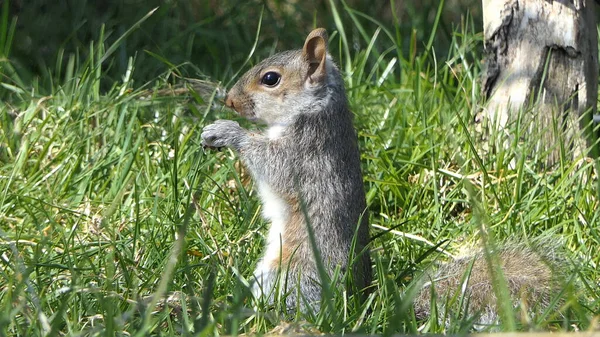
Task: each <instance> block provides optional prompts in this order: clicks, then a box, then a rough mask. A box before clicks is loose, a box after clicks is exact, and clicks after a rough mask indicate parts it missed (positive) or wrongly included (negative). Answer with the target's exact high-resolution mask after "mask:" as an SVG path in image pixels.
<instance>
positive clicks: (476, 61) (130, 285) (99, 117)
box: [0, 2, 600, 336]
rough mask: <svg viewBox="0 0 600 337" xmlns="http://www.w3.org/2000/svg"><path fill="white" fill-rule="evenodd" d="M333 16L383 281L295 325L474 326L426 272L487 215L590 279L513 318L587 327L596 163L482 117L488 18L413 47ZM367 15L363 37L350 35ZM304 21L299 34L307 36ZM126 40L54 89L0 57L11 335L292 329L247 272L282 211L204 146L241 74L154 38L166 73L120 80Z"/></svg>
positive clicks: (593, 275)
mask: <svg viewBox="0 0 600 337" xmlns="http://www.w3.org/2000/svg"><path fill="white" fill-rule="evenodd" d="M332 4H334V2H332ZM440 9H441V7H440ZM150 14H151V13H148V15H150ZM140 17H143V16H142V15H140ZM348 18H349V19H348ZM4 20H5V21H4V22H3V25H4V27H8V28H5V29H2V30H1V31H2V32H3V34H5V35H4V36H5V37H4V38H2V39H0V42H2V43H4V46H3V45H0V51H4V52H9V51H10V50H9V48H8V47H7V46H8V45H9V44H10V37H11V36H12V35H11V34H14V29H13V28H11V27H13V26H11V25H12V23H11V21H7V20H8V19H7V18H4ZM331 22H333V23H332V25H331V26H329V27H327V28H328V29H329V30H330V35H331V37H332V38H331V45H332V48H333V50H334V55H335V58H336V59H338V60H340V66H341V68H342V69H343V70H344V71H345V73H344V74H345V79H346V82H347V91H348V96H349V99H350V103H351V107H352V109H353V111H354V113H355V116H356V117H355V125H356V128H357V131H358V135H359V140H360V147H361V151H362V158H363V173H364V179H365V188H366V191H367V199H368V200H367V201H368V204H369V212H370V223H371V224H373V225H374V226H373V227H372V229H371V234H372V236H373V237H374V240H373V243H372V247H371V249H372V252H373V253H372V257H373V267H374V271H375V280H374V284H373V293H372V295H371V296H370V297H369V298H368V299H367V301H366V302H365V303H364V304H363V305H362V306H356V305H354V302H352V301H351V299H347V298H345V297H344V294H336V300H335V305H334V306H333V307H332V308H331V309H329V311H327V310H324V311H323V312H321V313H320V314H319V315H316V316H313V317H303V316H302V315H299V316H298V317H291V319H292V320H293V321H296V322H303V321H305V320H307V321H308V323H299V327H296V328H298V329H305V330H301V331H305V332H306V331H308V332H310V331H317V330H318V331H323V332H331V333H350V332H363V333H380V334H381V333H386V334H387V333H417V332H418V331H423V332H430V333H450V332H461V331H469V330H470V329H471V328H472V323H473V322H472V321H471V320H470V319H471V317H467V316H466V315H465V316H461V314H459V313H457V316H456V317H454V318H453V319H452V320H449V321H448V322H437V321H436V320H435V319H432V320H429V321H427V322H422V321H417V320H416V319H415V317H414V313H413V312H412V305H411V300H412V297H413V296H414V291H413V290H410V289H411V288H410V285H411V284H412V282H413V280H414V279H415V277H416V276H418V275H419V274H420V271H421V270H423V269H425V268H426V267H428V266H429V265H430V264H431V262H432V261H433V260H435V259H437V258H439V257H440V256H439V254H436V253H434V251H435V249H433V247H432V246H431V244H429V243H432V244H434V245H437V244H441V243H443V245H442V247H443V248H444V249H446V250H448V251H449V252H452V253H456V252H458V251H459V250H460V249H461V247H464V246H466V245H467V244H471V245H476V244H474V243H477V242H479V239H480V235H479V234H480V233H481V231H482V229H485V230H486V231H489V232H491V233H493V234H494V235H493V236H494V238H495V241H496V244H502V242H505V241H507V240H509V239H512V240H514V239H515V238H519V240H523V241H534V240H536V238H539V237H548V239H549V240H552V241H554V240H555V239H556V240H558V239H560V242H563V243H564V244H563V249H561V250H560V251H558V252H557V254H564V255H565V256H566V257H565V260H566V261H569V263H568V265H565V266H564V268H565V271H566V272H568V273H570V276H569V277H568V278H569V279H571V280H572V281H571V282H572V284H571V286H572V287H573V288H575V289H576V290H575V291H574V295H571V297H570V298H567V299H566V301H565V303H566V304H565V306H569V309H567V310H565V314H564V317H559V318H557V316H556V315H554V314H548V315H546V316H542V317H535V318H534V319H533V320H531V321H530V322H526V323H522V322H520V321H516V322H515V324H516V326H515V327H516V328H517V329H519V330H545V329H564V330H573V329H587V328H589V327H590V324H591V320H592V318H593V317H594V315H597V313H598V311H599V310H600V309H599V308H600V300H599V299H600V291H599V290H598V289H599V287H598V280H599V279H600V274H599V272H598V263H599V262H600V257H599V256H600V255H598V253H597V251H598V247H599V243H600V235H599V233H598V229H597V228H598V226H597V225H598V223H600V213H599V211H598V209H599V207H598V191H597V190H596V189H595V186H596V185H595V183H594V182H595V180H596V179H597V176H596V174H597V173H596V172H595V171H594V162H593V161H591V160H588V159H585V158H576V160H574V161H568V162H566V163H564V164H563V165H561V166H558V167H557V168H556V169H553V170H542V167H544V165H543V164H542V163H541V160H542V159H540V158H539V157H538V156H536V155H535V153H532V149H534V145H532V144H529V143H527V142H513V143H511V144H510V146H508V147H504V146H503V145H497V144H504V142H503V141H502V140H501V139H496V138H497V137H500V135H497V134H491V135H489V134H484V133H482V132H480V131H478V127H479V126H478V125H476V124H474V123H473V119H474V116H475V115H476V114H477V113H479V112H480V111H481V109H482V107H483V100H482V98H481V95H480V88H479V76H480V71H481V70H480V55H479V53H478V51H477V49H478V48H480V45H481V41H480V39H481V34H480V33H478V32H477V29H476V27H474V25H473V22H471V21H470V20H465V21H464V22H463V24H462V26H460V27H457V28H456V29H455V33H454V34H453V35H452V43H451V46H450V49H449V50H445V51H436V50H435V47H434V46H435V44H433V41H434V40H435V38H436V35H435V34H437V32H436V31H435V29H434V33H435V34H433V35H432V36H430V37H429V36H428V37H427V38H426V39H425V40H424V41H417V40H416V37H414V39H415V40H414V41H412V42H411V43H410V45H411V46H417V45H419V48H417V47H415V48H414V50H413V49H411V50H410V51H409V53H408V54H403V50H404V49H403V48H402V46H400V45H399V43H400V39H399V37H398V36H397V35H395V34H396V32H397V30H394V29H385V27H377V26H375V23H374V20H373V19H372V18H370V17H366V16H365V15H363V14H361V13H359V12H356V11H353V10H352V9H351V8H348V7H345V6H338V7H337V11H332V17H331ZM436 22H437V21H436ZM342 28H344V29H342ZM350 30H356V31H358V32H359V36H360V38H361V39H362V40H361V43H360V45H364V46H365V48H361V49H358V50H355V49H354V48H351V46H350V45H349V44H350V43H351V42H350V41H348V42H345V40H347V39H348V37H344V34H349V31H350ZM307 31H308V29H307ZM344 32H345V33H344ZM305 33H306V32H298V34H297V39H298V43H297V45H298V46H301V44H302V41H303V38H304V36H303V35H304V34H305ZM126 34H136V31H135V30H131V31H127V32H126ZM101 36H102V34H101ZM257 38H258V39H260V38H261V35H260V32H259V33H258V34H257ZM101 41H102V40H101ZM122 42H123V40H117V42H115V44H112V45H106V44H104V43H99V42H97V41H96V42H90V44H89V47H88V48H89V50H88V51H87V52H88V53H87V54H89V56H87V57H86V58H80V56H78V55H73V56H70V57H69V58H67V61H66V62H65V63H59V64H57V65H56V67H55V68H53V69H52V71H51V72H52V73H53V74H55V76H54V80H53V81H52V84H51V85H50V86H48V87H40V84H39V83H38V82H33V83H22V81H21V80H20V79H19V78H18V75H16V73H15V71H14V69H13V68H11V64H10V61H9V59H4V60H3V61H2V63H0V64H1V66H2V73H3V77H5V80H3V83H2V84H3V87H2V89H1V90H2V91H3V92H2V96H1V97H5V98H6V99H5V100H4V101H3V102H2V103H0V109H1V110H0V114H1V115H2V117H1V120H0V122H1V124H2V127H1V130H2V131H1V133H0V146H1V148H0V160H1V162H2V167H0V261H1V262H0V275H1V277H0V334H2V335H16V336H35V335H50V336H51V335H71V334H72V335H109V334H112V333H116V334H120V335H139V336H142V335H147V334H160V335H191V334H192V333H194V334H202V335H215V334H233V335H235V334H239V333H250V332H259V333H264V332H268V331H271V330H272V329H273V328H274V327H276V326H280V328H281V326H282V325H281V324H282V322H283V321H286V320H289V319H290V317H285V316H284V315H283V314H282V313H281V310H279V309H281V308H280V307H276V308H270V307H268V306H266V305H265V304H263V303H261V302H260V301H254V300H253V299H252V298H251V293H250V290H249V288H248V282H249V279H250V276H251V274H252V271H253V268H254V266H255V264H256V262H257V261H258V259H259V257H260V254H261V251H262V242H263V238H264V235H265V234H266V226H267V224H266V223H265V222H264V221H263V220H261V218H260V212H259V211H260V205H259V202H258V199H257V197H256V194H255V192H254V191H253V187H252V182H251V180H250V178H249V175H248V174H247V172H246V171H245V170H244V168H243V166H241V165H240V164H239V162H238V161H237V159H236V157H235V155H234V154H233V153H232V152H230V151H227V150H226V151H223V152H204V151H203V150H202V147H201V145H200V130H201V129H202V127H203V125H206V124H207V123H209V122H210V121H212V120H214V119H217V118H237V117H236V116H234V114H233V112H231V111H229V110H226V109H224V108H223V107H222V105H221V103H220V99H222V94H223V91H222V88H221V87H220V85H218V83H219V80H220V81H221V82H222V83H229V82H230V80H231V78H213V79H212V80H209V81H207V82H201V83H200V82H194V81H191V80H188V79H185V78H183V75H182V74H183V73H184V72H182V71H180V69H181V68H184V67H186V66H187V65H185V64H184V65H179V66H178V65H173V64H169V63H168V59H169V57H168V56H167V55H162V56H159V55H154V57H156V58H160V60H161V62H163V64H164V65H165V69H166V70H165V72H164V74H162V75H161V76H159V77H157V78H156V79H155V80H154V81H152V82H150V83H136V82H135V81H134V78H135V74H136V71H137V69H136V68H139V67H143V64H138V63H136V60H135V58H133V57H132V58H130V59H129V60H128V66H127V68H126V70H125V72H124V73H123V74H122V77H121V78H120V79H119V80H116V81H114V82H112V83H111V84H110V86H106V85H105V84H106V82H105V80H106V79H105V78H104V73H103V67H102V65H103V64H105V63H106V62H110V60H111V57H113V55H112V53H113V52H114V51H115V50H116V49H117V48H118V47H119V43H122ZM421 46H424V48H421ZM338 51H339V52H338ZM248 53H250V46H249V49H248ZM438 55H447V56H446V57H445V58H444V59H440V58H439V56H438ZM5 56H7V55H6V54H5ZM249 60H253V59H252V58H249ZM215 62H220V60H217V59H215ZM134 65H135V66H134ZM246 69H247V67H246V68H245V69H244V70H246ZM104 87H108V89H103V88H104ZM182 89H186V90H182ZM45 92H48V94H41V93H45ZM484 139H485V140H484ZM488 140H489V141H488ZM488 144H489V145H488ZM514 163H517V164H516V165H514ZM476 207H477V209H478V212H480V213H481V214H479V215H478V216H474V215H473V214H474V209H475V208H476ZM482 219H483V220H482ZM381 228H389V229H395V230H396V231H398V232H402V233H407V234H411V235H413V236H414V237H417V238H418V239H415V238H414V237H412V238H411V237H408V236H402V235H395V234H393V233H391V232H390V233H387V232H386V231H385V230H382V229H381ZM315 234H316V235H322V234H324V233H315ZM446 240H447V242H445V241H446ZM428 242H429V243H428ZM524 268H526V266H524ZM440 317H441V316H440ZM423 324H425V325H423ZM496 328H497V329H499V330H502V329H505V330H506V329H510V328H511V326H509V325H506V326H500V327H496ZM311 329H315V330H311Z"/></svg>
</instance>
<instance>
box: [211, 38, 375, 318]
mask: <svg viewBox="0 0 600 337" xmlns="http://www.w3.org/2000/svg"><path fill="white" fill-rule="evenodd" d="M327 43H328V36H327V32H326V31H325V29H315V30H313V31H312V32H311V33H310V34H309V35H308V37H307V38H306V42H305V43H304V47H303V48H302V49H301V50H291V51H284V52H281V53H278V54H276V55H273V56H271V57H269V58H267V59H265V60H264V61H262V62H260V63H259V64H257V65H256V66H254V67H253V68H252V69H250V70H249V71H248V72H247V73H246V74H244V75H243V76H242V77H241V78H240V79H239V81H238V82H237V83H236V84H235V85H234V86H233V87H232V88H231V90H230V91H229V92H228V94H227V97H226V100H225V103H226V105H227V106H228V107H230V108H232V109H234V110H235V111H237V112H238V113H239V114H240V115H241V116H244V117H246V118H248V119H249V120H251V121H259V122H262V123H265V124H266V126H267V129H266V132H257V131H248V130H245V129H243V128H242V127H240V125H239V124H238V123H237V122H235V121H231V120H217V121H215V122H214V123H213V124H210V125H208V126H206V127H204V129H203V132H202V135H201V137H202V143H203V146H204V147H205V148H206V147H208V148H221V147H229V148H231V149H233V150H234V151H235V152H236V153H237V154H238V156H239V158H240V160H241V161H242V163H243V164H244V165H245V166H246V168H247V169H248V170H249V171H250V173H251V175H252V177H253V179H254V183H255V186H256V187H257V189H258V194H259V196H260V199H261V201H262V215H263V217H264V218H265V219H266V220H268V221H269V222H270V229H269V233H268V237H267V240H266V241H267V242H266V248H265V252H264V256H263V257H262V259H261V260H260V261H259V263H258V266H257V268H256V271H255V272H254V275H253V276H254V278H255V281H256V282H255V284H254V289H253V290H254V292H255V295H256V296H258V297H263V298H266V299H267V301H268V302H273V300H274V296H273V295H274V291H275V290H274V289H280V291H281V293H280V295H281V294H285V299H286V300H285V303H286V307H287V308H288V309H290V310H295V309H296V308H300V309H301V310H302V311H306V309H307V308H308V307H310V308H311V310H314V311H318V310H319V309H320V300H321V290H322V285H321V284H320V282H321V279H320V277H319V272H318V268H317V263H316V260H315V254H314V251H313V247H312V246H311V241H310V239H309V232H308V227H307V226H311V227H312V229H313V231H314V238H315V243H316V249H317V251H318V253H319V255H320V257H321V260H322V263H323V265H324V267H325V270H326V272H327V274H328V277H333V274H334V272H335V271H336V269H337V270H339V271H340V272H341V273H348V272H349V273H351V274H352V279H353V282H354V287H353V288H354V289H357V290H362V289H364V288H366V287H367V286H368V285H369V284H370V282H371V260H370V256H369V252H368V249H367V248H366V247H367V245H368V243H369V230H368V224H367V215H366V213H365V212H366V202H365V192H364V187H363V180H362V173H361V168H360V154H359V151H358V145H357V135H356V132H355V130H354V127H353V125H352V117H353V115H352V112H351V111H350V109H349V107H348V100H347V98H346V93H345V90H344V82H343V80H342V77H341V75H340V72H339V70H338V68H337V66H336V65H335V63H334V62H333V60H332V58H331V56H330V55H329V53H328V50H327ZM350 259H353V260H355V261H351V260H350ZM350 265H351V267H350ZM348 268H352V269H351V270H348ZM280 275H281V277H280ZM344 284H345V283H344V282H343V281H342V280H340V279H338V280H337V282H335V283H334V284H333V286H334V287H342V289H343V287H344ZM347 290H349V292H352V289H347Z"/></svg>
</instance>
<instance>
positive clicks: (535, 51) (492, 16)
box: [482, 0, 598, 165]
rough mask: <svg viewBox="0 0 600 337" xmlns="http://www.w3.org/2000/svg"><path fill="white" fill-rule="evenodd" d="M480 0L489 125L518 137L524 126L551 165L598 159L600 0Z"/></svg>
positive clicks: (485, 114) (486, 111)
mask: <svg viewBox="0 0 600 337" xmlns="http://www.w3.org/2000/svg"><path fill="white" fill-rule="evenodd" d="M482 1H483V25H484V26H483V28H484V53H485V58H486V66H487V67H486V70H485V72H484V76H483V85H482V89H483V93H484V96H485V97H486V98H487V99H488V101H487V108H486V109H485V113H484V116H486V117H487V118H488V123H489V124H488V125H491V126H492V127H495V128H498V129H499V130H502V131H504V132H506V133H509V135H510V136H515V135H514V134H511V131H512V130H516V129H515V128H514V125H515V123H517V122H518V123H519V125H520V126H521V132H520V133H521V135H520V137H522V135H526V138H527V141H536V142H539V143H538V145H539V146H538V147H537V148H536V149H534V150H535V151H542V152H538V153H537V154H538V155H539V154H543V155H544V157H545V159H546V163H547V164H550V165H552V164H554V163H557V162H558V161H559V160H560V159H561V158H564V157H563V156H565V157H566V158H567V159H572V158H574V157H577V156H579V155H591V156H594V157H596V156H597V155H598V152H597V146H596V145H594V146H592V145H593V144H595V142H596V140H597V139H598V130H594V129H593V127H594V126H595V125H594V123H593V119H594V117H593V116H596V111H597V108H596V101H597V97H598V36H597V30H596V20H595V13H594V12H595V8H594V0H554V1H553V0H482ZM596 125H597V124H596ZM523 128H525V129H523Z"/></svg>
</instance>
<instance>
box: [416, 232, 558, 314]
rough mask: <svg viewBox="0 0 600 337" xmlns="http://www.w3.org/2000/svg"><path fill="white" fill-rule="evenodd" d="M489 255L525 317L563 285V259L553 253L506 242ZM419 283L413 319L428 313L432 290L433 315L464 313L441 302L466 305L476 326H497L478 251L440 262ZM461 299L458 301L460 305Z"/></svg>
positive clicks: (488, 277) (492, 290)
mask: <svg viewBox="0 0 600 337" xmlns="http://www.w3.org/2000/svg"><path fill="white" fill-rule="evenodd" d="M489 254H491V255H494V257H495V258H494V259H493V261H498V263H499V264H500V265H499V267H500V269H501V271H502V274H503V278H504V281H505V282H506V283H505V284H506V286H507V288H508V295H509V296H510V300H511V304H512V306H513V308H519V307H520V308H521V309H526V310H527V311H528V312H529V313H530V314H535V313H540V312H542V311H543V310H545V309H547V308H548V306H549V305H550V303H551V302H552V300H553V299H555V296H556V295H557V294H558V293H559V292H560V290H562V289H563V287H564V286H565V278H564V275H563V273H564V269H565V264H566V261H563V260H561V259H559V258H558V257H557V256H558V255H557V254H556V252H555V250H554V249H548V247H546V250H544V251H542V250H540V249H538V248H537V247H528V246H526V245H525V244H517V243H509V244H506V245H504V246H503V247H502V248H500V249H499V250H498V251H497V252H490V253H489ZM425 281H427V282H426V283H425V285H424V287H423V288H422V289H421V291H420V293H419V294H418V296H417V298H416V299H415V314H416V316H417V318H419V319H425V318H428V317H429V316H430V315H431V313H432V308H431V303H432V301H431V294H432V290H433V293H434V294H435V295H436V298H435V301H434V303H436V306H437V313H438V315H439V316H438V317H443V316H444V312H445V311H446V310H453V312H455V313H456V312H458V311H462V310H463V309H465V308H464V307H463V308H458V307H457V306H456V305H452V307H451V308H448V307H446V304H449V303H455V304H456V303H462V304H463V305H468V307H466V309H467V311H466V312H467V313H468V314H469V315H479V319H478V320H477V321H476V322H477V325H481V326H487V325H491V324H497V323H498V321H499V313H498V308H497V305H498V303H497V301H498V299H497V297H496V293H497V291H498V285H496V284H494V278H493V276H492V274H491V273H490V269H489V266H488V262H487V261H486V256H485V252H484V251H477V252H475V253H472V254H470V255H467V256H465V257H460V258H456V259H454V260H452V261H450V262H447V263H443V264H441V265H440V266H439V268H437V270H436V271H434V272H429V273H427V274H426V275H425ZM432 287H433V289H432ZM452 298H454V299H457V300H456V301H453V300H451V299H452ZM461 298H462V299H464V301H460V299H461Z"/></svg>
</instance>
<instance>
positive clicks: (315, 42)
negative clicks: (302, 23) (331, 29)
mask: <svg viewBox="0 0 600 337" xmlns="http://www.w3.org/2000/svg"><path fill="white" fill-rule="evenodd" d="M327 39H328V36H327V31H326V30H325V29H323V28H317V29H315V30H313V31H312V32H310V34H308V36H307V37H306V42H304V48H303V49H302V55H303V56H304V59H305V60H306V62H308V65H309V66H308V74H307V81H309V82H310V83H319V82H322V81H323V80H325V78H326V77H327V69H326V68H325V59H326V58H327Z"/></svg>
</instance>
